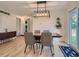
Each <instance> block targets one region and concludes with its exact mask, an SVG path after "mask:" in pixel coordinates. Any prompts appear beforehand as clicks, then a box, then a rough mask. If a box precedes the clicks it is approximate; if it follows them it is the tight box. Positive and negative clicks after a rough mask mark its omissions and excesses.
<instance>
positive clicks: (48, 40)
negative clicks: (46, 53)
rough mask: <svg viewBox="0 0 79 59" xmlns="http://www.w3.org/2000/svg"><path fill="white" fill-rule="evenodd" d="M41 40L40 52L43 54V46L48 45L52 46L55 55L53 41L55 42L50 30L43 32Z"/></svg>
mask: <svg viewBox="0 0 79 59" xmlns="http://www.w3.org/2000/svg"><path fill="white" fill-rule="evenodd" d="M40 40H41V53H40V54H42V50H43V46H48V47H50V51H51V54H52V56H53V55H54V45H53V44H52V42H53V40H52V34H51V33H50V32H43V33H42V35H41V39H40ZM52 47H53V53H52Z"/></svg>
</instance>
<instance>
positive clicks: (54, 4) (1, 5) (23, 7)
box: [0, 1, 68, 16]
mask: <svg viewBox="0 0 79 59" xmlns="http://www.w3.org/2000/svg"><path fill="white" fill-rule="evenodd" d="M67 3H68V2H67V1H47V3H46V7H47V9H57V10H60V9H64V7H65V6H66V5H67ZM39 7H41V8H43V7H44V4H42V5H40V6H39ZM36 8H37V3H36V1H0V10H4V11H7V12H11V13H13V14H16V15H20V16H25V15H28V16H29V15H31V14H32V13H33V11H34V10H36Z"/></svg>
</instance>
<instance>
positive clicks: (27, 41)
mask: <svg viewBox="0 0 79 59" xmlns="http://www.w3.org/2000/svg"><path fill="white" fill-rule="evenodd" d="M24 37H25V44H26V47H25V50H24V53H25V52H26V48H27V46H28V45H31V47H33V50H34V54H35V48H34V44H35V43H36V40H35V38H34V36H33V33H32V32H25V33H24Z"/></svg>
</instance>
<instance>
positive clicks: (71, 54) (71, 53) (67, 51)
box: [59, 46, 79, 57]
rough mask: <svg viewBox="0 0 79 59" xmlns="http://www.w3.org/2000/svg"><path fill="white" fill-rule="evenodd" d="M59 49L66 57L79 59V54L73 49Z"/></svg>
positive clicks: (63, 47)
mask: <svg viewBox="0 0 79 59" xmlns="http://www.w3.org/2000/svg"><path fill="white" fill-rule="evenodd" d="M59 48H60V49H61V51H62V53H63V54H64V56H65V57H79V53H78V52H77V51H76V50H75V49H73V48H71V47H67V46H59Z"/></svg>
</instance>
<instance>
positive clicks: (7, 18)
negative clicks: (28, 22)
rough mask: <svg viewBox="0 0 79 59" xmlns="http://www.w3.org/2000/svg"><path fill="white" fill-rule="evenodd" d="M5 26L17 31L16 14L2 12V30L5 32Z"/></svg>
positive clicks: (0, 30) (0, 22)
mask: <svg viewBox="0 0 79 59" xmlns="http://www.w3.org/2000/svg"><path fill="white" fill-rule="evenodd" d="M5 28H7V29H8V31H16V16H14V15H12V14H11V15H6V14H2V13H0V32H5Z"/></svg>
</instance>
